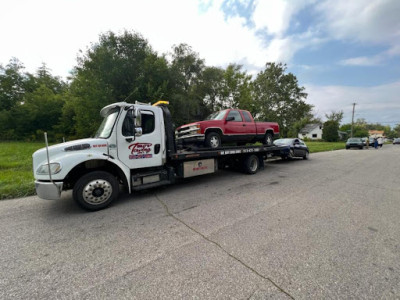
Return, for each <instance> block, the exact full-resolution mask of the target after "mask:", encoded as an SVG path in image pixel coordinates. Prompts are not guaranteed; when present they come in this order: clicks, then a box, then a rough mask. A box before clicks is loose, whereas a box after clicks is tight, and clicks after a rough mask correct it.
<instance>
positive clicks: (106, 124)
mask: <svg viewBox="0 0 400 300" xmlns="http://www.w3.org/2000/svg"><path fill="white" fill-rule="evenodd" d="M118 113H119V107H116V108H113V109H111V110H110V111H109V112H108V114H107V116H105V118H104V119H103V122H101V124H100V127H99V129H98V130H97V132H96V135H95V137H96V138H101V139H107V138H109V137H110V135H111V132H112V129H113V127H114V123H115V120H116V119H117V116H118Z"/></svg>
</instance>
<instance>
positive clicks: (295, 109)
mask: <svg viewBox="0 0 400 300" xmlns="http://www.w3.org/2000/svg"><path fill="white" fill-rule="evenodd" d="M285 72H286V65H284V64H282V63H278V64H276V63H267V64H266V67H265V70H263V71H261V72H260V73H258V75H257V77H256V79H255V80H254V82H253V95H254V105H255V106H254V111H255V112H256V117H257V118H258V119H266V120H271V121H276V122H278V123H279V126H280V129H281V136H283V137H286V136H287V135H288V132H289V129H290V128H291V127H292V126H293V124H294V123H295V122H297V121H298V120H300V119H302V118H304V117H306V116H307V115H308V114H309V113H310V112H311V110H312V107H313V106H312V105H310V104H307V103H305V99H306V98H307V94H306V93H305V92H304V90H305V89H304V87H300V86H299V85H298V81H297V78H296V76H294V75H293V74H292V73H288V74H286V73H285Z"/></svg>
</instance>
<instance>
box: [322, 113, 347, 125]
mask: <svg viewBox="0 0 400 300" xmlns="http://www.w3.org/2000/svg"><path fill="white" fill-rule="evenodd" d="M325 117H326V118H327V119H328V120H329V121H334V122H336V123H338V124H340V122H341V121H342V119H343V111H342V110H341V111H332V112H331V113H330V114H325Z"/></svg>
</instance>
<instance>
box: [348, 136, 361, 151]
mask: <svg viewBox="0 0 400 300" xmlns="http://www.w3.org/2000/svg"><path fill="white" fill-rule="evenodd" d="M350 148H358V149H363V148H364V143H363V141H362V139H361V138H349V139H348V140H347V142H346V149H350Z"/></svg>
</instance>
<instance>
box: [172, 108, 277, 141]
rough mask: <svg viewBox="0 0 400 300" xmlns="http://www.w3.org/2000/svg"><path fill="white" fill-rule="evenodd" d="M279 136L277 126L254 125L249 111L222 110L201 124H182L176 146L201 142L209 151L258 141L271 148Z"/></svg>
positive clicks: (178, 129) (273, 124) (176, 135)
mask: <svg viewBox="0 0 400 300" xmlns="http://www.w3.org/2000/svg"><path fill="white" fill-rule="evenodd" d="M278 136H279V125H278V123H276V122H255V121H254V119H253V117H252V115H251V114H250V112H248V111H247V110H241V109H225V110H222V111H219V112H216V113H213V114H211V115H210V116H209V117H207V118H206V120H204V121H199V122H195V123H191V124H186V125H182V126H180V127H178V128H177V129H176V131H175V137H176V140H177V142H178V143H180V142H181V143H183V144H188V143H191V144H192V143H204V145H205V146H206V147H210V148H218V147H221V145H222V143H224V142H235V143H237V144H238V145H244V144H246V143H253V142H256V141H261V142H262V143H263V144H267V145H272V141H273V139H274V138H277V137H278Z"/></svg>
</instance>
